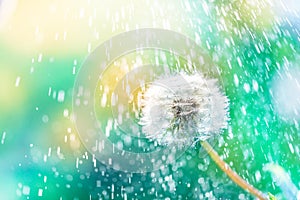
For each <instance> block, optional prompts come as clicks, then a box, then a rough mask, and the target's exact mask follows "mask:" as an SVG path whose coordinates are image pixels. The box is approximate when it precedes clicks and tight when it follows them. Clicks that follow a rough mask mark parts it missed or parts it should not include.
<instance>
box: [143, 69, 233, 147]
mask: <svg viewBox="0 0 300 200" xmlns="http://www.w3.org/2000/svg"><path fill="white" fill-rule="evenodd" d="M141 105H142V107H143V109H142V116H143V117H142V118H141V124H142V125H143V132H144V133H145V134H146V136H147V137H148V138H151V139H154V140H155V141H157V142H158V143H159V144H160V145H172V146H173V145H174V146H176V147H178V148H182V147H184V146H186V145H191V144H193V143H194V142H195V141H197V140H206V139H208V138H210V137H213V136H215V135H218V134H219V133H220V132H221V130H222V129H223V128H226V125H227V121H228V116H227V113H228V99H227V97H226V96H225V95H224V94H223V93H222V92H221V91H220V90H219V88H218V86H217V80H215V79H205V78H204V77H203V76H202V75H201V74H199V73H198V74H195V75H187V74H185V73H183V72H181V73H179V74H176V75H173V76H163V77H161V78H159V79H158V80H157V81H155V82H153V83H152V84H151V86H150V87H149V88H148V89H147V90H146V92H145V93H144V98H143V99H142V100H141Z"/></svg>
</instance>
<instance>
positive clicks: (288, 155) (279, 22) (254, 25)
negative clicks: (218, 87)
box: [0, 1, 300, 199]
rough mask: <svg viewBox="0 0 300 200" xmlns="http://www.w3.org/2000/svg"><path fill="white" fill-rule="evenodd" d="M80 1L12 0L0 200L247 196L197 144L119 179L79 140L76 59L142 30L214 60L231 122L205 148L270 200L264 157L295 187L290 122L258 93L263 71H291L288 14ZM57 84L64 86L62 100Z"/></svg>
mask: <svg viewBox="0 0 300 200" xmlns="http://www.w3.org/2000/svg"><path fill="white" fill-rule="evenodd" d="M89 2H90V3H88V2H87V1H79V2H78V4H76V3H75V4H74V2H71V1H63V3H61V4H60V3H59V2H54V3H53V2H50V1H43V2H42V3H41V2H40V3H36V2H35V1H28V2H26V3H25V2H21V1H20V2H18V4H17V7H16V9H15V11H14V13H13V15H12V16H11V18H10V20H9V21H8V22H7V23H6V25H5V26H3V27H2V28H1V29H0V30H1V31H0V83H1V86H0V140H1V139H2V138H3V142H2V143H0V193H1V195H2V197H1V199H98V198H101V199H102V198H103V199H125V198H127V199H142V198H144V199H153V198H156V199H165V198H170V199H198V198H203V199H210V198H212V197H210V195H214V196H215V197H216V198H217V199H253V198H252V197H251V196H250V195H249V194H247V193H246V192H245V191H243V190H242V189H240V188H239V187H238V186H236V185H235V184H234V183H232V182H231V181H230V180H229V178H228V177H227V176H226V175H225V174H224V173H223V172H222V171H221V170H220V169H219V168H218V167H217V166H216V164H214V162H213V161H212V160H211V159H210V158H209V157H208V156H206V157H204V158H202V157H201V156H198V152H199V151H201V147H200V146H197V147H196V148H194V149H189V150H188V151H187V152H186V153H185V154H184V155H183V156H182V157H181V158H179V160H178V163H177V164H178V165H176V166H168V168H167V169H166V170H160V171H155V172H151V173H145V174H131V173H124V172H118V171H114V170H112V169H108V168H106V167H105V166H104V165H102V164H101V163H100V162H98V161H96V160H93V159H92V156H91V155H90V154H89V153H88V152H87V150H86V149H85V148H84V146H83V145H82V144H81V142H80V139H79V137H78V133H77V132H76V129H75V125H74V123H73V122H72V87H73V84H74V81H75V78H76V75H77V73H78V71H79V68H80V66H81V65H82V64H83V62H84V60H85V58H86V57H87V56H88V55H89V52H90V51H92V50H93V49H95V48H96V47H97V46H98V45H100V44H101V43H102V42H103V41H105V40H107V39H109V38H111V37H112V36H113V35H116V34H118V33H122V32H125V31H126V30H134V29H135V28H143V27H144V28H145V27H150V28H151V27H153V28H154V27H156V28H165V29H170V30H173V31H178V32H181V33H183V34H184V35H186V36H188V37H190V38H192V39H193V40H195V41H198V42H201V46H199V48H203V49H205V50H206V51H207V53H208V54H209V55H210V57H211V59H212V60H213V62H215V63H216V64H217V65H218V66H219V67H220V69H221V73H220V79H222V80H223V86H224V90H225V93H226V95H227V96H228V98H229V100H230V118H231V120H230V127H229V129H228V130H225V132H224V133H223V134H222V135H220V139H219V142H218V145H216V146H215V150H216V151H217V152H218V153H219V154H220V155H221V156H222V158H223V159H224V160H225V161H226V162H227V163H230V165H231V167H232V168H233V169H234V170H235V171H237V172H238V174H240V175H241V176H242V177H243V178H245V179H246V180H247V181H248V182H250V183H251V184H253V185H254V186H256V187H257V188H259V189H260V190H262V191H264V192H271V193H273V194H277V195H278V197H279V198H280V196H281V195H280V193H281V190H280V189H279V187H277V186H276V184H275V182H274V180H273V179H272V177H271V175H270V173H269V172H266V171H264V170H263V166H264V165H265V164H267V163H276V164H278V165H280V166H282V167H283V168H284V170H285V171H286V172H287V173H288V174H289V176H290V177H291V179H292V182H293V183H294V184H295V185H296V186H297V187H298V188H299V187H300V177H299V174H300V167H299V166H300V163H299V156H300V152H299V148H300V147H299V143H300V137H299V135H300V134H299V128H298V124H297V123H298V121H295V122H292V123H291V122H287V121H285V120H283V119H282V118H281V117H280V116H279V115H278V114H277V113H276V111H274V105H273V102H272V96H271V94H270V88H271V83H272V78H273V77H274V76H276V75H277V74H278V71H279V70H280V69H282V66H283V65H284V63H285V62H287V61H288V62H289V63H292V64H293V65H294V66H295V68H296V69H299V67H300V66H299V64H298V62H299V59H298V57H299V53H300V45H299V43H300V42H299V28H300V21H299V20H300V19H299V18H297V17H295V16H294V15H287V18H286V15H285V14H282V13H281V12H279V11H278V10H277V9H276V8H274V6H270V5H268V4H267V3H266V2H265V1H261V2H260V3H257V2H256V3H254V4H250V3H247V2H244V3H239V1H235V3H232V2H231V1H214V2H211V1H207V2H206V1H165V2H150V1H130V2H123V1H115V2H114V3H105V2H102V1H99V2H98V1H89ZM53 5H54V7H55V6H56V7H57V10H58V11H57V13H56V14H53V13H51V12H52V10H51V8H53ZM1 6H4V4H3V5H2V4H1V5H0V7H1ZM51 6H52V7H51ZM207 7H208V8H209V12H208V13H206V10H207V9H206V8H207ZM222 8H224V9H225V10H226V9H227V11H225V13H226V15H225V14H224V12H222V11H221V10H222ZM82 9H84V10H85V12H84V13H85V14H84V17H83V18H82V19H81V18H80V11H81V10H82ZM49 10H50V11H49ZM122 12H123V13H124V14H123V15H124V17H122ZM66 13H69V14H66ZM93 13H97V14H93ZM107 13H110V14H107ZM117 13H118V14H117ZM253 13H255V15H253ZM236 14H238V15H239V18H240V19H239V20H238V19H237V16H236ZM108 15H109V17H107V16H108ZM117 15H119V17H117ZM25 16H26V17H25ZM66 16H67V17H66ZM89 16H92V19H93V20H92V21H93V23H92V25H91V26H90V25H89ZM154 22H155V23H154ZM224 23H225V24H226V28H224V27H225V26H224ZM37 26H38V27H39V31H38V33H36V27H37ZM222 27H223V29H222ZM64 32H67V33H68V34H67V36H66V39H65V40H64V39H62V38H63V35H64ZM55 33H58V34H59V39H58V40H55ZM41 35H42V36H41ZM97 35H98V36H97ZM40 37H41V38H42V39H39V38H40ZM225 41H229V42H227V43H226V42H225ZM89 49H90V50H89ZM238 58H239V59H240V63H239V61H238ZM74 69H75V71H73V70H74ZM234 75H236V76H237V77H238V78H239V85H238V86H236V85H235V84H234ZM17 77H20V84H19V85H18V86H16V80H17ZM254 81H256V82H257V84H258V86H259V87H258V90H257V91H255V90H253V83H254ZM245 83H248V84H249V85H250V88H251V90H250V92H249V93H247V92H246V91H245V90H244V88H243V86H244V84H245ZM49 88H51V92H50V95H49ZM59 91H64V100H63V101H62V102H59V101H58V99H57V95H58V93H59ZM55 92H56V96H55V95H54V93H55ZM242 106H244V108H245V110H246V113H247V114H246V115H244V114H243V112H242V109H241V108H242ZM4 133H5V134H4ZM3 135H5V138H4V137H3ZM289 146H292V147H293V148H294V152H293V153H292V152H291V150H290V148H289ZM28 189H30V191H28ZM39 191H40V192H41V191H42V195H39ZM209 197H210V198H209ZM283 199H284V198H283Z"/></svg>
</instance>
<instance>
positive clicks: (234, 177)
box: [200, 141, 268, 200]
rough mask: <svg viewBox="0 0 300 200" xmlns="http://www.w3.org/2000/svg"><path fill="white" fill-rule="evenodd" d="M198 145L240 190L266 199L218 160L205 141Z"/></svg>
mask: <svg viewBox="0 0 300 200" xmlns="http://www.w3.org/2000/svg"><path fill="white" fill-rule="evenodd" d="M200 143H201V145H202V147H203V148H204V149H205V150H206V151H207V153H208V154H209V155H210V157H211V158H212V159H213V160H214V161H215V163H216V164H217V165H218V166H219V167H220V168H221V169H222V170H223V171H224V172H225V173H226V174H227V176H229V178H231V180H232V181H233V182H235V183H236V184H237V185H239V186H240V187H241V188H243V189H244V190H246V191H248V192H249V193H251V194H253V195H254V196H256V197H257V198H258V199H260V200H267V199H268V198H267V196H266V195H265V194H264V193H263V192H261V191H259V190H258V189H256V188H255V187H254V186H252V185H251V184H249V183H247V182H246V181H245V180H244V179H243V178H242V177H240V176H239V175H238V174H237V173H236V172H235V171H233V170H232V169H231V168H230V166H229V165H228V164H227V163H226V162H224V161H223V160H222V159H221V158H220V156H219V155H218V153H217V152H216V151H215V150H214V149H213V148H212V146H210V144H209V143H208V142H207V141H201V142H200Z"/></svg>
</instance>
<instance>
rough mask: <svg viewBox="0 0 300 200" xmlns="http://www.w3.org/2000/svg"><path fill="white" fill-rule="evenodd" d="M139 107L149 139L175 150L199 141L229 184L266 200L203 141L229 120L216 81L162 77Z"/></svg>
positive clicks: (180, 75) (196, 76) (183, 75)
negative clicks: (225, 176) (233, 183)
mask: <svg viewBox="0 0 300 200" xmlns="http://www.w3.org/2000/svg"><path fill="white" fill-rule="evenodd" d="M141 106H142V108H141V114H142V117H141V119H140V124H141V125H142V126H143V127H142V130H143V132H144V133H145V135H146V136H147V137H148V138H150V139H152V140H154V141H157V143H158V144H160V145H171V146H175V147H176V148H182V147H184V146H187V145H191V144H193V143H194V142H197V141H200V143H201V146H202V147H203V148H204V149H205V150H206V151H207V153H208V154H209V155H210V157H211V158H212V159H213V160H214V161H215V163H216V164H217V165H218V166H219V167H220V168H221V169H222V170H223V171H224V172H225V173H226V174H227V175H228V176H229V178H231V180H232V181H234V182H235V183H236V184H237V185H239V186H240V187H241V188H243V189H244V190H246V191H248V192H250V193H251V194H253V195H254V196H256V197H257V198H258V199H261V200H266V199H268V197H267V196H266V195H265V194H264V193H263V192H261V191H259V190H258V189H256V188H255V187H253V186H252V185H251V184H249V183H247V182H246V181H245V180H244V179H243V178H242V177H240V176H239V175H238V174H237V173H236V172H235V171H233V170H232V169H231V168H230V166H229V165H228V164H227V163H226V162H224V161H223V160H222V159H221V157H220V156H219V155H218V154H217V152H216V151H215V150H214V149H213V148H212V147H211V146H210V144H209V143H208V142H207V141H206V139H208V138H210V137H212V136H215V135H218V134H219V133H220V132H221V131H222V129H224V128H226V126H227V122H228V120H229V117H228V107H229V100H228V98H227V97H226V96H225V95H224V94H223V93H222V92H221V90H220V88H219V87H218V85H217V80H216V79H208V78H204V77H203V75H201V74H199V73H197V74H194V75H188V74H186V73H183V72H180V73H178V74H175V75H169V76H162V77H160V78H158V79H157V80H156V81H154V82H153V83H152V84H150V86H149V88H147V89H146V91H145V93H144V98H143V99H141Z"/></svg>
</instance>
